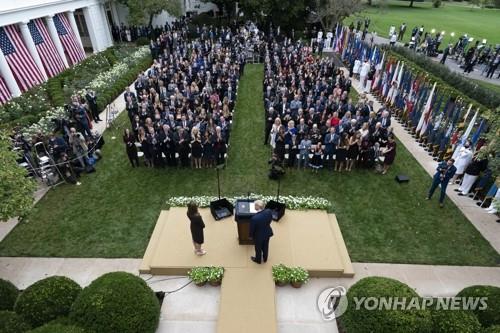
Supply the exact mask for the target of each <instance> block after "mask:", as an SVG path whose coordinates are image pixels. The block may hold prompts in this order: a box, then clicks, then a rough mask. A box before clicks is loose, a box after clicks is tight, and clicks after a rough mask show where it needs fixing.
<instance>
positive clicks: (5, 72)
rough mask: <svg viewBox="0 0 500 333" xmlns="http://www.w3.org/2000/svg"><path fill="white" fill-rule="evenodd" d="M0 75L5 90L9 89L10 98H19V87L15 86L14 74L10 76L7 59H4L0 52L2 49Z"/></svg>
mask: <svg viewBox="0 0 500 333" xmlns="http://www.w3.org/2000/svg"><path fill="white" fill-rule="evenodd" d="M0 74H2V77H3V79H4V81H5V84H6V85H7V88H9V91H10V94H11V95H12V97H17V96H20V95H21V89H19V86H18V85H17V82H16V79H15V78H14V74H12V71H11V69H10V67H9V64H8V63H7V59H5V56H4V54H3V52H2V49H0Z"/></svg>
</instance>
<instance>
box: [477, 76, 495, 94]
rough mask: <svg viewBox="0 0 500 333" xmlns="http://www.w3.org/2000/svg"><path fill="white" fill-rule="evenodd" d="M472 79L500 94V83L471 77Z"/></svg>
mask: <svg viewBox="0 0 500 333" xmlns="http://www.w3.org/2000/svg"><path fill="white" fill-rule="evenodd" d="M496 75H498V74H496ZM493 77H496V76H493ZM471 80H472V81H474V82H475V83H477V84H478V85H480V86H482V87H483V88H486V89H490V90H492V91H493V92H495V93H497V94H500V85H498V84H493V83H489V82H484V81H481V80H476V79H471Z"/></svg>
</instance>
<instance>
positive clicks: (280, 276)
mask: <svg viewBox="0 0 500 333" xmlns="http://www.w3.org/2000/svg"><path fill="white" fill-rule="evenodd" d="M272 273H273V280H274V283H275V284H276V285H277V286H280V287H282V286H284V285H286V284H288V283H290V268H288V267H286V266H285V265H283V264H279V265H273V269H272Z"/></svg>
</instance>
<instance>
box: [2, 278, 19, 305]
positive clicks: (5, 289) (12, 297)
mask: <svg viewBox="0 0 500 333" xmlns="http://www.w3.org/2000/svg"><path fill="white" fill-rule="evenodd" d="M17 296H19V290H18V289H17V288H16V286H15V285H13V284H12V282H10V281H7V280H3V279H0V311H1V310H12V309H13V308H14V304H15V303H16V300H17Z"/></svg>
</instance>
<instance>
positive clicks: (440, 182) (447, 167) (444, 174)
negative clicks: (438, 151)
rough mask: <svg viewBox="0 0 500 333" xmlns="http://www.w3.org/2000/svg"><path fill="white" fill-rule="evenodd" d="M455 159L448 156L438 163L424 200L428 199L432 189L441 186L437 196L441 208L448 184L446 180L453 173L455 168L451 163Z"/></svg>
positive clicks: (432, 192)
mask: <svg viewBox="0 0 500 333" xmlns="http://www.w3.org/2000/svg"><path fill="white" fill-rule="evenodd" d="M454 163H455V160H454V159H453V158H450V159H449V160H448V161H446V162H445V161H443V162H441V163H439V165H438V167H437V169H436V173H435V174H434V177H433V179H432V185H431V188H430V189H429V194H428V195H427V198H425V199H426V200H430V199H431V198H432V195H433V194H434V191H435V190H436V188H437V187H438V186H441V194H440V196H439V207H441V208H443V206H444V204H443V202H444V197H445V196H446V187H447V186H448V182H449V181H450V179H451V178H452V177H453V176H454V175H455V172H456V171H457V168H456V167H455V166H454V165H453V164H454Z"/></svg>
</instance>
